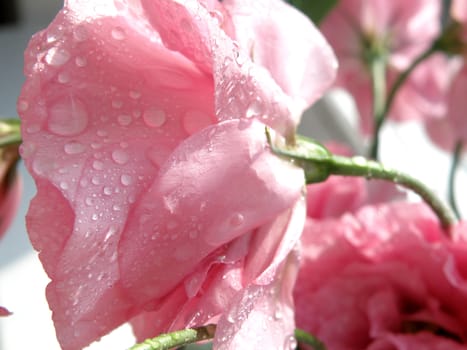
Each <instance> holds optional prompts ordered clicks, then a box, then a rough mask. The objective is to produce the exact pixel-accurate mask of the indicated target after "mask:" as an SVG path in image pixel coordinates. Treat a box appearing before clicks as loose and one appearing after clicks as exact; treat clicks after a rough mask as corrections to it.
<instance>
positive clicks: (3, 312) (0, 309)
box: [0, 306, 11, 317]
mask: <svg viewBox="0 0 467 350" xmlns="http://www.w3.org/2000/svg"><path fill="white" fill-rule="evenodd" d="M10 315H11V312H10V311H8V309H6V308H4V307H3V306H0V317H5V316H10Z"/></svg>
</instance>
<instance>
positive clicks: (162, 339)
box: [129, 324, 216, 350]
mask: <svg viewBox="0 0 467 350" xmlns="http://www.w3.org/2000/svg"><path fill="white" fill-rule="evenodd" d="M215 332H216V325H215V324H209V325H206V326H202V327H196V328H189V329H183V330H180V331H175V332H171V333H166V334H161V335H159V336H157V337H155V338H152V339H146V340H145V341H144V342H142V343H139V344H136V345H134V346H132V347H131V348H130V349H129V350H168V349H171V348H174V347H177V346H183V345H188V344H191V343H196V342H199V341H202V340H207V339H212V338H214V333H215Z"/></svg>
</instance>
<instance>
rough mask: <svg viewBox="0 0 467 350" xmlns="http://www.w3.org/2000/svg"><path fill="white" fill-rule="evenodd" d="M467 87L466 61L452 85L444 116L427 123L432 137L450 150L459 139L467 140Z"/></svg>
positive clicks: (451, 150)
mask: <svg viewBox="0 0 467 350" xmlns="http://www.w3.org/2000/svg"><path fill="white" fill-rule="evenodd" d="M466 89H467V65H466V64H465V63H464V64H463V65H462V68H461V70H460V72H459V73H458V74H457V75H456V76H455V77H454V80H453V82H452V85H451V87H450V90H449V95H448V100H447V110H446V112H445V114H444V115H443V118H440V119H435V120H428V121H426V123H425V127H426V130H427V132H428V135H429V136H430V137H431V139H432V140H433V141H434V142H435V143H436V144H437V145H438V146H440V147H441V148H443V149H445V150H446V151H448V152H453V150H454V147H455V145H456V143H457V142H458V141H462V142H463V143H464V144H465V143H466V142H467V118H466V115H465V107H466V102H467V101H466V97H465V92H466V91H467V90H466Z"/></svg>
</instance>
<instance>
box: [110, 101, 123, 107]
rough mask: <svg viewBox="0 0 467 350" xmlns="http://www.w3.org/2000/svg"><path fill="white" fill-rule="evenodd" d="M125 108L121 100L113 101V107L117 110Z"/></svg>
mask: <svg viewBox="0 0 467 350" xmlns="http://www.w3.org/2000/svg"><path fill="white" fill-rule="evenodd" d="M122 106H123V102H122V101H121V100H113V101H112V107H113V108H115V109H120V108H122Z"/></svg>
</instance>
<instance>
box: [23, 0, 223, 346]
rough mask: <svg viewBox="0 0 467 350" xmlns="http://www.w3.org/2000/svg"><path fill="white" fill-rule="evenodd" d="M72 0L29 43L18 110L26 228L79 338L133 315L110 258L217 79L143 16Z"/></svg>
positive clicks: (66, 336) (54, 301)
mask: <svg viewBox="0 0 467 350" xmlns="http://www.w3.org/2000/svg"><path fill="white" fill-rule="evenodd" d="M69 6H73V7H69V8H67V11H62V12H61V13H60V14H59V15H58V16H57V18H56V19H55V20H54V22H53V23H52V24H51V25H50V26H49V28H48V29H47V30H46V31H43V32H40V33H38V34H36V35H35V36H34V37H33V39H32V41H31V43H30V45H29V47H28V50H27V51H26V57H25V58H26V72H25V73H26V76H27V81H26V84H25V86H24V88H23V90H22V94H21V96H20V99H19V102H18V110H19V113H20V115H21V117H22V120H23V128H22V129H23V139H24V144H23V146H22V156H23V158H24V159H25V163H26V166H27V167H28V169H29V170H30V171H31V173H32V175H33V176H34V178H35V180H36V184H37V187H38V194H37V196H36V198H35V199H34V200H33V201H32V203H31V207H30V210H29V213H28V218H27V220H28V229H29V234H30V237H31V241H32V242H33V244H34V246H35V248H36V249H38V250H40V251H41V253H40V256H41V259H42V262H43V264H44V267H45V269H46V271H47V273H48V274H49V276H50V277H51V278H52V280H53V281H52V282H51V284H50V285H49V287H48V291H47V294H48V298H49V303H50V305H51V307H52V309H53V312H54V320H55V325H56V327H57V334H58V337H59V340H60V341H61V343H62V346H63V348H65V349H78V348H81V347H82V346H84V345H87V344H89V343H90V342H91V341H93V340H95V339H97V338H98V337H100V336H101V335H103V334H105V333H107V332H109V331H110V330H111V329H113V328H115V327H116V326H117V325H119V324H121V323H122V322H124V321H126V320H127V319H129V318H130V317H131V316H132V315H133V313H134V311H133V310H132V309H131V303H129V302H128V300H127V298H126V296H124V295H122V293H123V289H122V287H121V286H120V285H119V282H118V281H119V278H120V275H119V271H118V261H117V259H116V258H117V245H118V241H119V239H120V235H121V233H122V230H123V228H124V225H125V222H126V220H127V215H128V213H129V212H130V210H131V208H132V207H133V206H134V203H135V201H136V200H137V198H138V197H139V196H140V195H141V194H142V193H143V192H144V191H145V190H146V189H147V188H148V187H149V185H150V184H151V183H152V181H153V180H154V178H155V176H156V174H157V172H158V168H159V167H160V165H161V164H162V163H163V162H164V161H165V159H166V158H167V157H168V155H169V154H170V153H171V151H172V150H173V149H174V148H175V147H176V145H177V144H178V143H179V142H180V140H183V139H185V138H186V137H188V136H189V135H190V134H191V133H194V132H196V131H197V130H198V129H200V128H202V127H204V126H206V125H209V124H210V123H212V122H214V121H215V117H214V112H213V108H214V101H213V84H212V80H211V79H210V78H209V77H206V76H205V75H204V74H203V73H202V72H200V71H199V70H198V68H197V67H195V66H194V65H193V64H192V63H191V62H189V61H188V60H187V59H186V58H184V57H183V56H181V55H179V54H177V53H174V52H172V51H169V50H167V49H166V48H164V47H163V46H162V44H161V43H160V41H158V34H157V32H155V31H154V30H153V29H151V27H150V25H149V22H147V21H146V22H145V19H144V18H145V17H144V16H142V17H137V18H138V21H136V20H135V18H136V16H134V15H133V14H132V10H133V9H132V8H124V7H123V8H119V9H115V8H113V6H114V5H109V4H108V3H105V4H104V3H100V5H99V6H98V4H96V6H95V9H100V10H101V9H104V10H105V11H104V10H102V11H103V14H101V15H97V14H94V15H95V18H92V15H93V13H91V14H89V13H88V12H89V8H88V7H86V6H84V3H83V2H79V1H73V2H72V1H70V2H69ZM105 6H110V7H112V9H106V8H105ZM86 9H87V11H88V12H86V11H84V10H86ZM106 11H107V12H106ZM105 13H110V14H111V16H109V15H107V16H105ZM151 30H152V32H151ZM70 121H71V122H70ZM58 213H60V214H58ZM125 300H127V301H125ZM89 320H92V321H89Z"/></svg>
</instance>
